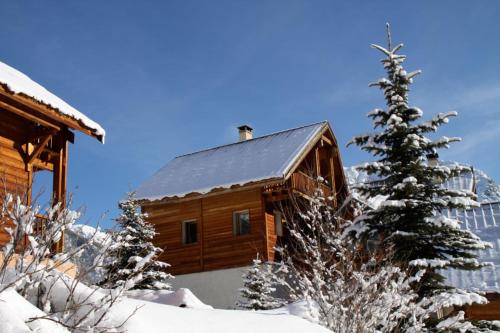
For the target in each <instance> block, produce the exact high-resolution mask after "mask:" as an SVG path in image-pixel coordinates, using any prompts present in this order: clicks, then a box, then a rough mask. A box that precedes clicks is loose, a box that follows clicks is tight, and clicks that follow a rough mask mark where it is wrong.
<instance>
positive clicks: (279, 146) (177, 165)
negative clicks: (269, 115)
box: [136, 122, 348, 275]
mask: <svg viewBox="0 0 500 333" xmlns="http://www.w3.org/2000/svg"><path fill="white" fill-rule="evenodd" d="M239 130H240V141H239V142H237V143H233V144H229V145H224V146H219V147H215V148H212V149H207V150H203V151H199V152H195V153H192V154H187V155H183V156H179V157H176V158H175V159H173V160H172V161H171V162H169V163H168V164H167V165H165V166H164V167H163V168H161V169H160V170H159V171H158V172H157V173H156V174H155V175H153V176H152V177H151V178H150V179H148V180H146V181H145V182H144V183H143V184H142V185H141V186H140V187H139V188H138V189H137V191H136V195H137V198H138V199H139V200H140V201H141V207H142V210H143V211H144V212H145V213H147V214H148V219H149V221H150V222H151V223H153V224H154V225H155V228H156V231H157V232H158V235H157V236H156V239H155V242H156V245H157V246H159V247H161V248H166V251H165V252H164V258H163V259H164V260H165V261H166V262H168V263H170V264H171V265H172V267H171V272H172V273H174V274H176V275H179V274H187V273H196V272H204V271H214V270H220V269H226V268H234V267H242V266H247V265H250V264H251V262H252V259H254V258H255V256H256V254H257V253H259V254H260V256H261V258H262V257H263V258H264V259H265V260H270V261H272V260H274V259H275V252H274V247H275V245H276V243H277V242H279V241H281V240H282V238H283V237H285V236H284V235H285V233H284V232H283V230H284V229H286V228H285V226H284V224H286V221H285V220H284V218H283V217H282V216H281V213H280V210H279V207H280V206H281V205H283V204H286V203H287V202H289V200H290V199H291V196H295V195H299V196H308V195H310V194H311V193H312V191H313V190H314V189H316V188H317V186H318V182H317V181H316V179H317V176H321V177H323V178H324V179H325V180H326V184H319V186H321V187H322V190H323V192H324V193H325V195H327V196H332V197H333V198H334V204H335V205H337V204H339V203H340V202H342V201H343V200H344V199H345V198H346V197H347V195H348V188H347V183H346V179H345V176H344V170H343V166H342V161H341V159H340V156H339V149H338V145H337V141H336V139H335V136H334V134H333V132H332V129H331V127H330V125H329V124H328V122H320V123H316V124H312V125H308V126H303V127H299V128H294V129H290V130H286V131H282V132H278V133H274V134H270V135H266V136H262V137H258V138H252V129H251V128H250V127H248V126H241V127H239Z"/></svg>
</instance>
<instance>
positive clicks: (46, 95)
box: [0, 62, 106, 140]
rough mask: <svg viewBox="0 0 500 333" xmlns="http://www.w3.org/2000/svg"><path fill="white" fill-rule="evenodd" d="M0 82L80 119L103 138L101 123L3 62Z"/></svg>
mask: <svg viewBox="0 0 500 333" xmlns="http://www.w3.org/2000/svg"><path fill="white" fill-rule="evenodd" d="M0 83H1V84H4V85H6V86H7V87H8V89H9V90H11V91H12V92H14V93H16V94H23V95H26V96H28V97H31V98H33V99H35V100H37V101H39V102H41V103H43V104H45V105H48V106H50V107H52V108H54V109H56V110H57V111H59V113H61V114H63V115H65V116H68V117H71V118H73V119H75V120H78V121H81V122H82V123H83V124H84V125H85V126H86V127H88V128H90V129H92V130H94V131H95V133H96V135H99V136H102V138H103V140H104V136H105V134H106V132H105V131H104V129H103V128H102V127H101V125H99V124H98V123H96V122H95V121H93V120H91V119H90V118H88V117H87V116H86V115H84V114H83V113H81V112H80V111H78V110H76V109H75V108H73V107H72V106H71V105H69V104H68V103H66V102H65V101H63V100H62V99H61V98H59V97H57V96H56V95H54V94H52V93H51V92H50V91H48V90H47V89H45V88H44V87H42V86H41V85H40V84H38V83H36V82H35V81H33V80H32V79H30V78H29V77H28V76H27V75H25V74H23V73H21V72H20V71H18V70H17V69H15V68H12V67H10V66H9V65H7V64H4V63H3V62H0Z"/></svg>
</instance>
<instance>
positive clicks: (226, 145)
mask: <svg viewBox="0 0 500 333" xmlns="http://www.w3.org/2000/svg"><path fill="white" fill-rule="evenodd" d="M326 123H328V121H327V120H322V121H318V122H316V123H312V124H309V125H302V126H298V127H294V128H289V129H286V130H281V131H277V132H273V133H270V134H266V135H262V136H259V137H256V138H253V139H249V140H245V141H239V142H233V143H226V144H224V145H220V146H216V147H211V148H206V149H201V150H197V151H194V152H192V153H187V154H182V155H178V156H176V157H174V160H175V159H177V158H180V157H185V156H189V155H194V154H198V153H203V152H206V151H210V150H215V149H218V148H222V147H228V146H233V145H238V144H243V143H247V142H252V141H255V140H260V139H263V138H267V137H270V136H273V135H277V134H281V133H285V132H290V131H295V130H298V129H301V128H306V127H311V126H315V125H319V124H326Z"/></svg>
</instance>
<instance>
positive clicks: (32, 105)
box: [0, 62, 105, 245]
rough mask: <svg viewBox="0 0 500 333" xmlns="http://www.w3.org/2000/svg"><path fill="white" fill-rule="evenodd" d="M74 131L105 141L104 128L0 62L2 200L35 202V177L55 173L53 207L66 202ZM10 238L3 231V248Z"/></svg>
mask: <svg viewBox="0 0 500 333" xmlns="http://www.w3.org/2000/svg"><path fill="white" fill-rule="evenodd" d="M74 131H80V132H82V133H85V134H87V135H90V136H92V137H95V138H96V139H98V140H99V141H101V142H104V135H105V132H104V130H103V128H102V127H101V126H99V124H97V123H95V122H94V121H92V120H90V119H89V118H88V117H86V116H85V115H83V114H82V113H80V112H79V111H77V110H76V109H74V108H73V107H71V106H70V105H68V104H67V103H66V102H64V101H63V100H62V99H60V98H59V97H57V96H55V95H53V94H52V93H50V92H49V91H47V90H46V89H45V88H43V87H42V86H41V85H39V84H38V83H36V82H34V81H32V80H31V79H30V78H29V77H28V76H26V75H24V74H23V73H21V72H19V71H17V70H16V69H14V68H12V67H10V66H8V65H6V64H4V63H1V62H0V186H1V194H0V200H1V198H2V197H3V196H4V195H5V194H6V193H12V194H15V195H19V196H21V197H22V198H24V200H25V201H26V203H28V204H30V203H31V199H32V193H31V192H32V190H31V189H32V185H33V179H35V174H36V173H37V172H39V171H41V170H48V171H50V172H51V173H52V178H53V181H52V184H53V188H52V199H53V202H61V203H62V204H63V205H64V204H65V202H66V184H67V170H68V144H69V143H74V139H75V134H74ZM6 241H7V234H6V233H5V232H4V231H3V230H0V245H2V244H5V242H6Z"/></svg>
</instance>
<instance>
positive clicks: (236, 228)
mask: <svg viewBox="0 0 500 333" xmlns="http://www.w3.org/2000/svg"><path fill="white" fill-rule="evenodd" d="M249 233H250V213H249V212H248V210H242V211H239V212H234V213H233V234H234V235H235V236H239V235H246V234H249Z"/></svg>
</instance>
